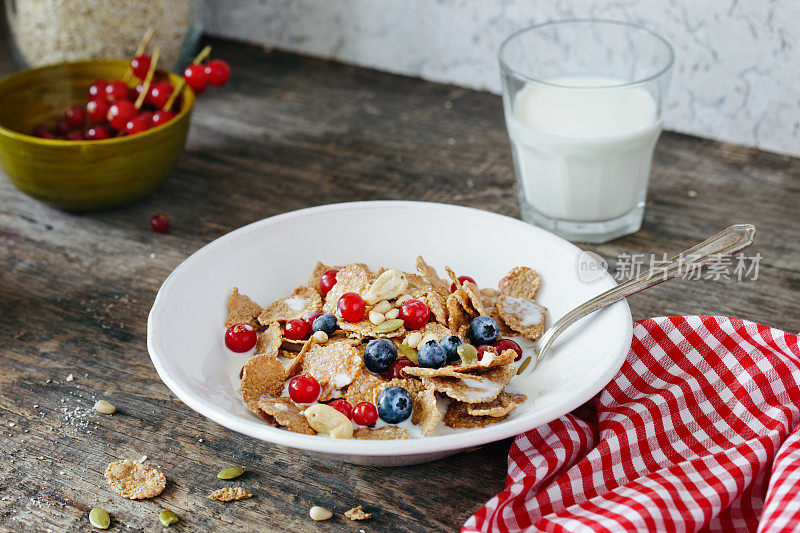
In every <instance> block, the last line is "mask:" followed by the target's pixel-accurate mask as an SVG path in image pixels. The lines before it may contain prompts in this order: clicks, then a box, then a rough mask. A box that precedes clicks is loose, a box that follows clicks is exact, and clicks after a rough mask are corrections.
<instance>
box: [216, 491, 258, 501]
mask: <svg viewBox="0 0 800 533" xmlns="http://www.w3.org/2000/svg"><path fill="white" fill-rule="evenodd" d="M208 497H209V498H211V499H212V500H217V501H218V502H232V501H236V500H243V499H245V498H252V497H253V495H252V494H250V493H249V492H248V491H246V490H244V489H243V488H242V487H225V488H224V489H217V490H215V491H214V492H212V493H211V494H209V495H208Z"/></svg>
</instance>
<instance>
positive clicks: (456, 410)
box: [444, 402, 508, 428]
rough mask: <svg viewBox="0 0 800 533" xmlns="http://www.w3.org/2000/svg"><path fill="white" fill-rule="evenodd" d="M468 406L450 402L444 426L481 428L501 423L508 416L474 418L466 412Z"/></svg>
mask: <svg viewBox="0 0 800 533" xmlns="http://www.w3.org/2000/svg"><path fill="white" fill-rule="evenodd" d="M469 405H470V404H468V403H462V402H451V403H450V405H449V406H448V407H447V412H446V413H445V414H444V424H445V425H446V426H447V427H451V428H482V427H486V426H488V425H490V424H495V423H497V422H502V421H503V420H505V419H506V418H507V417H508V415H503V416H474V415H471V414H469V413H468V412H467V408H468V406H469Z"/></svg>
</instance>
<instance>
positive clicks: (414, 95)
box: [0, 41, 800, 531]
mask: <svg viewBox="0 0 800 533" xmlns="http://www.w3.org/2000/svg"><path fill="white" fill-rule="evenodd" d="M212 44H213V45H214V49H215V55H218V56H220V57H224V58H226V59H228V60H230V62H231V64H232V66H233V72H234V74H233V78H232V79H231V82H230V84H229V85H228V86H227V87H226V88H224V89H222V90H210V91H208V93H207V94H206V95H204V96H203V97H202V98H201V99H200V101H199V103H198V105H197V109H196V112H195V115H194V120H193V124H192V129H191V133H190V136H189V142H188V146H187V148H186V153H185V154H184V156H183V159H182V160H181V162H180V164H179V165H178V168H177V169H176V170H175V172H174V175H173V176H172V177H171V178H170V180H169V181H168V182H167V183H166V185H165V186H164V187H163V188H162V189H161V190H160V191H158V193H157V194H156V195H154V196H153V197H152V198H149V199H146V200H144V201H141V202H139V203H137V204H135V205H132V206H129V207H125V208H122V209H117V210H113V211H107V212H102V213H91V214H73V213H65V212H61V211H58V210H56V209H53V208H50V207H48V206H46V205H43V204H41V203H38V202H36V201H34V200H31V199H30V198H28V197H26V196H24V195H23V194H21V193H19V192H18V191H16V190H15V189H14V188H13V187H12V186H11V185H10V184H9V183H8V182H7V181H6V180H0V308H2V312H0V357H1V358H2V359H1V360H2V372H0V390H1V391H2V393H1V394H0V428H1V431H2V433H0V434H2V438H0V468H1V469H2V474H0V529H4V530H6V529H7V530H39V531H40V530H44V529H51V530H54V531H63V530H83V531H86V530H87V528H88V525H87V511H88V510H89V509H91V508H92V507H95V506H102V507H104V508H105V509H107V510H108V511H109V512H110V513H111V515H112V516H113V524H114V526H113V527H114V529H116V530H127V529H128V528H130V530H133V531H137V530H148V531H152V530H157V529H158V528H160V525H159V524H158V518H157V516H158V513H159V511H160V509H162V508H164V507H168V508H171V509H173V510H174V511H175V512H176V513H177V514H178V515H179V516H180V517H181V523H180V525H179V526H178V527H177V529H179V530H187V531H188V530H194V531H197V530H211V529H216V530H222V529H224V530H226V531H252V530H254V529H257V528H263V529H269V530H289V531H303V530H315V529H322V530H326V531H358V530H360V529H364V530H367V531H389V530H392V531H428V530H450V531H452V530H455V529H457V528H458V527H459V526H460V524H462V523H463V522H464V521H465V520H466V519H467V518H468V517H469V516H470V514H471V513H472V512H474V511H475V510H476V509H478V508H479V507H480V506H481V505H482V503H483V502H484V501H486V500H487V499H489V498H490V497H492V496H493V495H494V494H495V493H497V492H498V491H500V490H501V489H502V488H503V484H504V479H505V466H506V453H507V450H508V447H509V444H510V441H508V440H507V441H503V442H498V443H495V444H491V445H488V446H485V447H483V448H482V449H480V450H477V451H473V452H471V453H462V454H459V455H456V456H454V457H450V458H448V459H444V460H442V461H438V462H435V463H431V464H424V465H419V466H412V467H405V468H395V469H382V468H370V467H358V466H351V465H346V464H340V463H337V462H334V461H330V460H327V459H325V458H324V457H318V456H307V455H305V454H303V453H300V452H297V451H293V450H289V449H285V448H282V447H280V446H272V445H270V444H266V443H264V442H260V441H257V440H254V439H251V438H248V437H243V436H241V435H238V434H236V433H233V432H231V431H228V430H227V429H225V428H223V427H221V426H218V425H217V424H215V423H213V422H211V421H209V420H206V419H205V418H203V417H202V416H200V415H198V414H197V413H195V412H193V411H192V410H190V409H189V408H187V407H186V406H185V405H183V404H182V403H181V402H180V401H179V400H178V399H177V398H176V397H175V396H174V395H173V394H172V393H171V392H170V391H169V390H168V389H167V387H166V386H165V385H164V384H163V383H162V382H161V380H160V379H159V378H158V376H157V375H156V372H155V370H154V368H153V366H152V365H151V363H150V359H149V357H148V354H147V350H146V347H145V323H146V319H147V313H148V311H149V309H150V305H151V304H152V302H153V298H154V296H155V293H156V291H157V289H158V287H159V286H160V284H161V282H162V281H163V280H164V278H165V277H166V276H167V275H168V274H169V273H170V272H171V271H172V269H174V268H175V267H176V266H177V265H178V264H179V263H180V262H181V261H183V260H184V259H185V258H186V257H187V256H188V255H189V254H191V253H192V252H193V251H195V250H197V249H198V248H200V247H201V246H203V245H204V244H206V243H208V242H209V241H211V240H213V239H214V238H216V237H219V236H220V235H223V234H224V233H226V232H228V231H231V230H233V229H235V228H238V227H240V226H243V225H245V224H248V223H250V222H253V221H255V220H259V219H262V218H265V217H268V216H271V215H276V214H278V213H283V212H286V211H291V210H294V209H298V208H302V207H307V206H312V205H320V204H326V203H333V202H342V201H349V200H371V199H407V200H432V201H438V202H447V203H455V204H462V205H468V206H473V207H477V208H481V209H486V210H490V211H496V212H499V213H503V214H506V215H510V216H514V217H517V216H519V208H518V205H517V197H516V187H515V185H514V178H513V171H512V166H511V157H510V154H509V145H508V139H507V137H506V130H505V126H504V123H503V117H502V112H501V103H500V99H499V98H498V97H496V96H492V95H489V94H484V93H480V92H475V91H469V90H466V89H460V88H456V87H452V86H446V85H438V84H433V83H426V82H423V81H419V80H416V79H409V78H404V77H399V76H393V75H390V74H384V73H380V72H375V71H372V70H366V69H361V68H354V67H349V66H344V65H341V64H337V63H332V62H327V61H322V60H316V59H308V58H303V57H298V56H294V55H288V54H283V53H270V52H267V51H264V50H261V49H259V48H256V47H248V46H244V45H240V44H233V43H229V42H224V41H213V42H212ZM0 57H2V58H3V59H2V60H0V71H1V72H2V73H6V72H9V71H11V70H12V68H13V67H12V65H11V64H10V63H9V59H8V54H5V53H4V54H0ZM649 198H650V200H649V207H648V208H647V213H646V217H645V222H644V227H643V228H642V230H641V231H639V232H638V233H636V234H635V235H631V236H629V237H626V238H623V239H619V240H616V241H614V242H611V243H608V244H604V245H601V246H587V247H586V248H587V249H591V250H594V251H595V252H598V253H599V254H601V255H603V256H604V257H606V258H608V259H609V261H610V262H611V265H612V268H613V267H614V265H615V264H616V261H615V258H616V257H617V256H619V255H620V254H624V253H628V254H632V253H649V252H675V251H678V250H681V249H684V248H686V247H688V246H689V245H691V244H693V243H695V242H697V241H699V240H702V239H703V238H704V237H706V236H708V235H710V234H712V233H714V232H716V231H718V230H720V229H722V228H724V227H726V226H727V225H729V224H731V223H734V222H741V221H748V222H752V223H755V224H756V225H757V226H758V228H759V235H758V238H757V244H756V245H755V246H754V247H753V249H752V250H751V253H754V252H760V253H761V255H762V259H761V262H760V271H759V275H758V279H757V280H750V281H742V282H737V281H726V280H700V281H675V282H673V283H669V284H666V285H663V286H660V287H656V288H654V289H652V290H650V291H648V292H647V293H646V294H642V295H638V296H635V297H633V298H631V300H630V304H631V308H632V310H633V314H634V317H635V318H637V319H639V318H644V317H648V316H654V315H663V314H693V313H704V314H711V313H714V314H724V315H733V316H738V317H743V318H748V319H751V320H755V321H759V322H763V323H766V324H769V325H773V326H777V327H780V328H784V329H788V330H791V331H797V330H798V329H800V316H798V307H797V302H798V297H800V272H799V269H798V257H800V243H799V242H798V238H797V236H796V230H797V228H798V226H799V224H798V223H800V211H798V206H799V205H800V161H799V160H797V159H792V158H789V157H783V156H778V155H771V154H767V153H763V152H758V151H756V150H752V149H748V148H741V147H735V146H730V145H725V144H720V143H716V142H711V141H706V140H701V139H696V138H692V137H687V136H683V135H676V134H664V135H663V137H662V139H661V141H660V143H659V145H658V148H657V150H656V157H655V161H654V167H653V177H652V180H651V185H650V196H649ZM159 211H163V212H165V213H167V214H168V215H169V216H170V218H171V219H172V223H173V229H172V230H171V231H170V233H169V234H166V235H159V234H155V233H153V232H152V231H150V229H149V225H148V220H149V218H150V216H151V215H152V214H154V213H156V212H159ZM70 374H72V375H73V376H74V380H73V381H68V380H67V376H68V375H70ZM96 398H105V399H108V400H110V401H111V402H112V403H113V404H115V405H116V406H117V407H118V409H119V411H118V413H117V414H114V415H113V416H110V417H109V416H103V415H99V414H97V413H93V412H92V411H91V407H92V405H93V404H94V401H95V399H96ZM142 455H147V456H148V459H147V461H146V464H150V465H157V466H159V467H161V468H162V469H163V471H164V472H165V473H166V475H167V476H168V478H169V484H168V487H167V489H166V491H165V492H164V493H163V495H162V496H160V497H158V498H157V499H155V500H153V501H142V502H135V501H130V500H124V499H122V498H120V497H118V496H117V495H115V494H114V493H112V492H111V491H110V490H109V489H108V488H107V486H106V484H105V481H104V479H103V475H102V474H103V470H104V469H105V467H106V465H107V464H108V463H109V462H111V461H114V460H116V459H120V458H131V459H137V458H139V457H140V456H142ZM231 464H244V465H247V467H248V468H249V472H248V473H247V474H246V475H245V476H244V477H243V478H242V484H243V485H244V486H246V487H248V488H250V489H251V490H252V492H253V493H254V494H255V498H254V499H252V500H249V501H245V502H238V503H232V504H221V503H218V502H214V501H211V500H209V499H208V498H207V496H206V495H207V494H208V493H209V492H211V491H212V490H213V489H216V488H218V487H219V486H220V483H218V481H217V480H216V477H215V475H216V473H217V471H218V470H219V469H220V468H222V467H224V466H228V465H231ZM313 504H319V505H323V506H326V507H328V508H330V509H333V510H334V511H336V512H338V513H341V512H342V511H344V510H346V509H349V508H350V507H352V506H355V505H359V504H362V505H364V507H365V508H366V509H367V510H368V511H370V512H372V514H373V516H372V518H371V519H370V520H368V521H365V522H350V521H347V520H345V519H343V518H342V517H341V516H337V517H336V518H335V519H334V520H330V521H328V522H325V523H319V524H318V523H313V522H311V521H310V520H309V518H308V509H309V507H310V506H311V505H313Z"/></svg>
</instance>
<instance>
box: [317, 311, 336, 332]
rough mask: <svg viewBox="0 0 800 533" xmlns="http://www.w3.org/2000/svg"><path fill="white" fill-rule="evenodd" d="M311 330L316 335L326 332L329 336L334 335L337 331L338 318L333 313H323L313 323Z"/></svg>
mask: <svg viewBox="0 0 800 533" xmlns="http://www.w3.org/2000/svg"><path fill="white" fill-rule="evenodd" d="M311 329H313V330H314V332H315V333H316V332H317V331H324V332H325V333H327V334H328V335H333V332H334V331H336V317H335V316H333V314H332V313H322V314H321V315H319V316H318V317H317V318H315V319H314V322H312V323H311Z"/></svg>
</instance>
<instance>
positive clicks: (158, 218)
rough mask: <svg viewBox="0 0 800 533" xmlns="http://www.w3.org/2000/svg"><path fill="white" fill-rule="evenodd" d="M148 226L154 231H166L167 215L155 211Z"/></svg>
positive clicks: (167, 225) (167, 224)
mask: <svg viewBox="0 0 800 533" xmlns="http://www.w3.org/2000/svg"><path fill="white" fill-rule="evenodd" d="M150 227H151V228H152V230H153V231H155V232H156V233H166V232H167V230H169V217H168V216H167V215H165V214H164V213H157V214H155V215H153V218H151V219H150Z"/></svg>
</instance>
